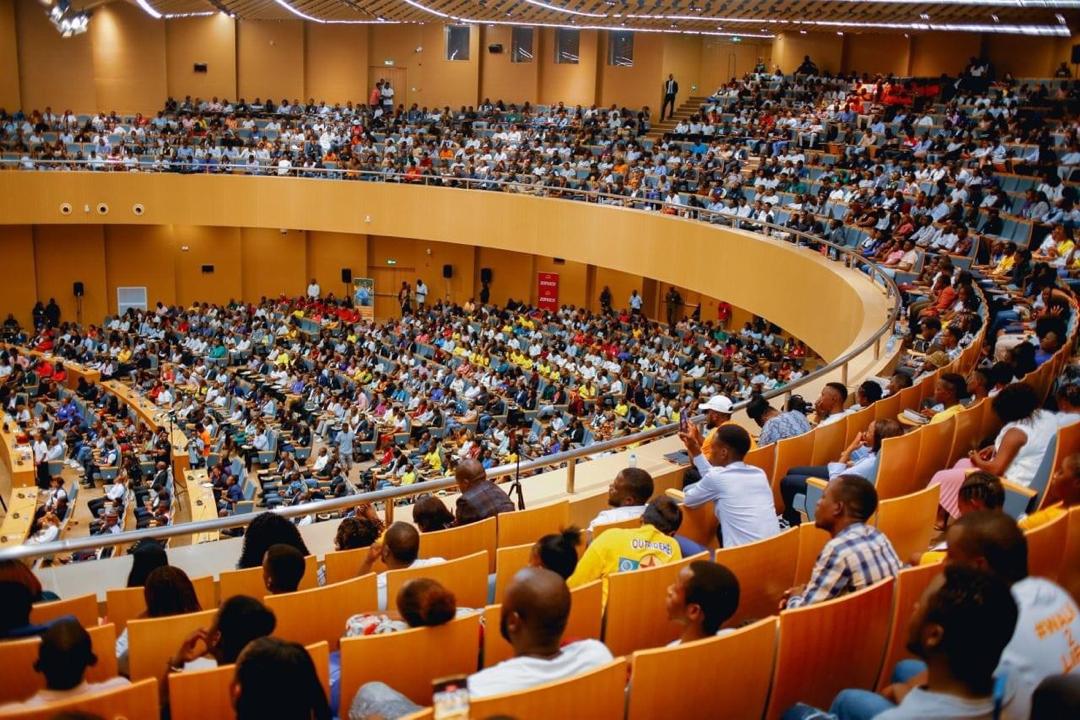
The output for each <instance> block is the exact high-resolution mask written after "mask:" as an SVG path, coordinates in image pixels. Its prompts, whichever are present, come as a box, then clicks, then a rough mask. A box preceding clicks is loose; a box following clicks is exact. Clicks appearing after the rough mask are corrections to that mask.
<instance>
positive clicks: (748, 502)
mask: <svg viewBox="0 0 1080 720" xmlns="http://www.w3.org/2000/svg"><path fill="white" fill-rule="evenodd" d="M715 432H716V434H715V439H714V440H713V442H712V443H711V444H710V445H709V448H708V450H709V457H707V458H706V457H705V456H704V455H702V452H701V431H700V430H698V428H697V426H696V425H693V424H691V425H690V427H689V430H688V431H687V432H685V433H679V437H680V438H681V439H682V441H683V444H684V445H685V446H686V451H687V453H689V455H690V457H691V459H692V461H693V463H694V467H695V468H697V471H698V472H699V473H700V474H701V480H699V481H698V482H696V483H694V484H693V485H690V486H689V487H687V488H686V493H685V497H684V500H683V502H684V503H685V505H686V507H689V508H695V507H698V506H701V505H704V504H705V503H707V502H712V503H714V510H715V512H716V519H717V520H718V521H719V523H720V533H721V538H722V540H723V547H725V548H731V547H736V546H738V545H745V544H746V543H750V542H755V541H757V540H765V539H766V538H770V537H772V536H773V535H776V534H777V533H779V532H780V525H779V523H778V522H777V521H776V507H775V506H774V505H773V494H772V489H771V488H770V486H769V479H768V478H767V477H766V476H765V473H764V472H763V471H762V470H761V468H757V467H754V466H753V465H747V464H746V463H744V462H743V458H744V457H745V456H746V453H747V452H749V451H750V434H749V433H748V432H746V430H744V429H743V428H741V427H739V426H738V425H722V426H720V427H719V428H717V429H716V431H715Z"/></svg>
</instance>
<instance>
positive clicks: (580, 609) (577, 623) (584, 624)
mask: <svg viewBox="0 0 1080 720" xmlns="http://www.w3.org/2000/svg"><path fill="white" fill-rule="evenodd" d="M501 612H502V605H501V604H495V605H488V606H487V607H486V608H484V628H485V630H484V653H483V657H482V659H481V665H482V666H483V667H491V666H492V665H495V664H496V663H500V662H502V661H503V660H508V659H510V658H511V657H513V655H514V649H513V648H512V647H510V643H508V642H506V640H505V639H504V638H503V636H502V634H501V633H499V632H498V627H499V617H500V614H501ZM602 621H603V582H602V581H600V580H594V581H593V582H591V583H587V584H585V585H579V586H578V587H576V588H573V589H572V590H571V591H570V617H569V618H567V620H566V630H564V631H563V642H566V641H570V640H582V639H584V638H593V639H594V640H599V639H600V635H601V630H602V628H601V625H602ZM487 628H493V629H495V632H490V631H488V630H487Z"/></svg>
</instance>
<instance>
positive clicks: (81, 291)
mask: <svg viewBox="0 0 1080 720" xmlns="http://www.w3.org/2000/svg"><path fill="white" fill-rule="evenodd" d="M71 292H73V293H75V297H82V296H83V295H85V294H86V288H84V287H83V284H82V283H81V282H79V281H78V280H76V281H75V283H74V284H73V285H72V286H71Z"/></svg>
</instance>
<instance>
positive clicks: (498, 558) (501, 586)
mask: <svg viewBox="0 0 1080 720" xmlns="http://www.w3.org/2000/svg"><path fill="white" fill-rule="evenodd" d="M532 549H533V543H525V544H524V545H511V546H509V547H500V548H499V549H498V550H496V551H495V602H497V603H499V602H502V596H503V592H505V591H506V586H507V585H508V584H509V583H510V579H511V578H513V577H514V574H515V573H517V571H518V570H520V569H521V568H523V567H525V566H526V565H528V564H529V558H530V557H531V556H532Z"/></svg>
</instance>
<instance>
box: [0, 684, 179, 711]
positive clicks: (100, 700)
mask: <svg viewBox="0 0 1080 720" xmlns="http://www.w3.org/2000/svg"><path fill="white" fill-rule="evenodd" d="M76 710H77V711H78V712H80V713H85V714H86V715H88V716H91V717H93V716H99V717H103V718H124V719H125V720H160V712H161V711H160V707H159V700H158V681H157V680H155V679H154V678H149V679H146V680H143V681H142V682H133V683H132V684H131V685H124V686H122V687H117V688H113V689H110V690H106V691H104V692H99V693H90V694H86V695H78V696H76V697H73V698H71V699H69V700H60V701H58V702H54V703H48V704H46V705H39V706H37V707H35V708H32V709H30V710H24V711H21V712H17V711H16V712H11V713H10V714H9V713H4V715H3V717H4V718H9V719H11V720H51V719H52V718H54V717H56V716H57V715H59V714H61V713H65V712H72V711H76Z"/></svg>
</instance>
